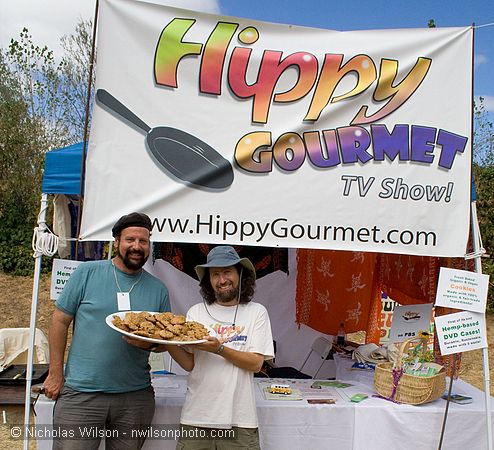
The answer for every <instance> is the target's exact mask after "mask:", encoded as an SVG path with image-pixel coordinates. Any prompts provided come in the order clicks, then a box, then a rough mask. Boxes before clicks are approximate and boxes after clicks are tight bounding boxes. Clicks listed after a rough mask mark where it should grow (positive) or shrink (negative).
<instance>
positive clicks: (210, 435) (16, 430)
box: [9, 424, 235, 440]
mask: <svg viewBox="0 0 494 450" xmlns="http://www.w3.org/2000/svg"><path fill="white" fill-rule="evenodd" d="M9 434H10V438H11V439H15V440H18V439H24V438H25V437H26V436H27V437H28V438H30V439H36V440H52V439H55V438H61V439H100V438H123V439H142V438H146V439H163V440H177V439H235V430H234V429H231V428H195V427H192V428H191V427H188V428H181V427H180V425H178V424H177V425H170V424H166V425H160V424H153V425H152V426H150V427H137V428H113V429H106V428H102V427H100V426H96V425H94V426H91V425H85V426H74V425H70V426H60V427H53V426H52V425H51V424H50V425H49V424H46V425H43V424H36V425H29V426H24V425H12V426H11V427H10V433H9Z"/></svg>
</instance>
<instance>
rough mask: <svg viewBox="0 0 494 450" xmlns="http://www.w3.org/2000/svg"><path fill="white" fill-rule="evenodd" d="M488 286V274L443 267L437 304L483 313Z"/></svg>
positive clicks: (438, 287) (438, 286)
mask: <svg viewBox="0 0 494 450" xmlns="http://www.w3.org/2000/svg"><path fill="white" fill-rule="evenodd" d="M488 287H489V276H488V275H484V274H481V273H476V272H468V271H466V270H458V269H449V268H446V267H441V270H440V272H439V282H438V285H437V293H436V303H435V304H436V306H445V307H447V308H456V309H465V310H467V311H474V312H479V313H483V312H485V305H486V302H487V290H488Z"/></svg>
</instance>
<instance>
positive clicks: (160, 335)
mask: <svg viewBox="0 0 494 450" xmlns="http://www.w3.org/2000/svg"><path fill="white" fill-rule="evenodd" d="M105 321H106V324H107V325H108V326H109V327H110V328H112V329H114V330H115V331H118V332H119V333H121V334H123V335H125V336H128V337H131V338H134V339H139V340H142V341H147V342H153V343H155V344H170V345H186V344H200V343H202V342H206V339H204V336H208V335H210V334H212V333H214V332H212V330H208V329H207V328H206V327H205V326H204V325H203V324H201V323H199V322H193V321H187V320H186V318H185V316H181V315H175V314H173V313H171V312H149V311H120V312H116V313H113V314H110V315H108V316H107V317H106V319H105Z"/></svg>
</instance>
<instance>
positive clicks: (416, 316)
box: [389, 303, 432, 342]
mask: <svg viewBox="0 0 494 450" xmlns="http://www.w3.org/2000/svg"><path fill="white" fill-rule="evenodd" d="M431 320H432V303H425V304H420V305H403V306H401V305H399V306H396V307H395V309H394V311H393V322H392V323H391V331H390V333H389V340H390V342H400V341H404V340H405V339H410V338H413V337H415V336H417V335H418V333H419V332H420V331H427V332H428V331H429V330H430V325H431Z"/></svg>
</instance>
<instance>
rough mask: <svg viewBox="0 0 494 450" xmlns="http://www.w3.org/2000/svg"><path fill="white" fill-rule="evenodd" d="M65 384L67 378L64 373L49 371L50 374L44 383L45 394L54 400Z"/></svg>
mask: <svg viewBox="0 0 494 450" xmlns="http://www.w3.org/2000/svg"><path fill="white" fill-rule="evenodd" d="M64 384H65V378H64V377H63V373H61V372H60V373H58V372H57V373H53V372H51V371H50V372H48V376H47V377H46V380H45V381H44V383H43V388H44V390H45V395H46V396H47V397H48V398H51V399H52V400H56V399H57V398H58V394H60V391H61V389H62V387H63V385H64Z"/></svg>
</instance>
